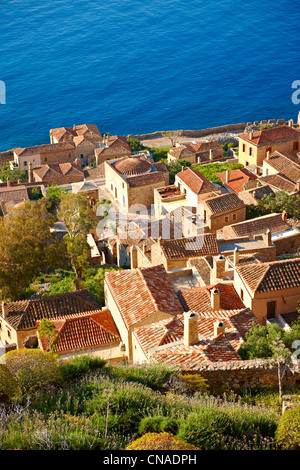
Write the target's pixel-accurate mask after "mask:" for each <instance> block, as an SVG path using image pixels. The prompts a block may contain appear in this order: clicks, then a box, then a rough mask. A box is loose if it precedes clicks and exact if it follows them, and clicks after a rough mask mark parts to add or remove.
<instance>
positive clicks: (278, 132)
mask: <svg viewBox="0 0 300 470" xmlns="http://www.w3.org/2000/svg"><path fill="white" fill-rule="evenodd" d="M299 137H300V132H299V131H297V130H296V129H294V128H293V127H289V126H280V127H273V128H271V129H263V130H261V131H256V132H253V135H252V139H250V134H243V135H240V139H243V140H247V141H248V142H251V143H252V144H255V145H266V144H270V143H272V142H277V141H279V140H287V139H295V138H299Z"/></svg>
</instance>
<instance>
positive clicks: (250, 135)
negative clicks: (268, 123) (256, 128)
mask: <svg viewBox="0 0 300 470" xmlns="http://www.w3.org/2000/svg"><path fill="white" fill-rule="evenodd" d="M249 139H250V140H252V139H253V132H250V134H249Z"/></svg>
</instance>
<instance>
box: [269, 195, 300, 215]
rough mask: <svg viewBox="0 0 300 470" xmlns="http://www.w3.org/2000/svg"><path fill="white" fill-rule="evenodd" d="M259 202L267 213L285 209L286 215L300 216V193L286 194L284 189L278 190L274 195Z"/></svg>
mask: <svg viewBox="0 0 300 470" xmlns="http://www.w3.org/2000/svg"><path fill="white" fill-rule="evenodd" d="M261 204H262V206H263V208H264V209H265V210H266V211H268V212H269V213H272V212H283V211H286V213H287V216H288V217H291V218H293V219H299V218H300V194H288V193H286V192H285V191H278V192H277V193H276V194H275V196H271V195H270V196H267V197H265V198H264V199H263V200H262V201H261Z"/></svg>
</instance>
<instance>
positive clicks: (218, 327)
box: [214, 320, 225, 337]
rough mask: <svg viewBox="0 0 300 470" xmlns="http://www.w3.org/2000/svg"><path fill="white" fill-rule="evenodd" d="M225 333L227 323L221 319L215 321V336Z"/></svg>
mask: <svg viewBox="0 0 300 470" xmlns="http://www.w3.org/2000/svg"><path fill="white" fill-rule="evenodd" d="M221 333H222V334H223V335H224V334H225V323H223V322H222V321H220V320H217V321H216V322H215V323H214V336H215V337H216V336H218V335H219V334H221Z"/></svg>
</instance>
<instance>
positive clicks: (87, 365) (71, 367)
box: [59, 356, 106, 380]
mask: <svg viewBox="0 0 300 470" xmlns="http://www.w3.org/2000/svg"><path fill="white" fill-rule="evenodd" d="M105 364H106V362H105V360H104V359H101V358H99V357H90V356H78V357H75V358H74V359H72V360H70V361H68V362H65V363H63V364H60V365H59V370H60V372H61V376H62V378H63V379H64V380H73V379H75V378H77V377H80V376H81V375H83V374H86V373H87V372H89V371H91V370H94V369H101V368H102V367H104V366H105Z"/></svg>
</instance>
